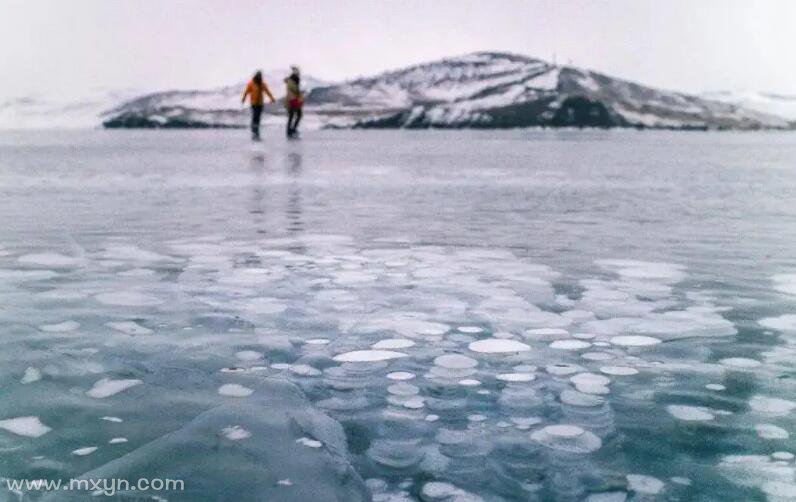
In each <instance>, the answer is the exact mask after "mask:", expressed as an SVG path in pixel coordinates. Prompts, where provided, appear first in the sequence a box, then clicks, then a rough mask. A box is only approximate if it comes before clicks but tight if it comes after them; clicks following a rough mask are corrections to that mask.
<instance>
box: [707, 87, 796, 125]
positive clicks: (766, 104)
mask: <svg viewBox="0 0 796 502" xmlns="http://www.w3.org/2000/svg"><path fill="white" fill-rule="evenodd" d="M702 97H703V98H705V99H712V100H714V101H721V102H723V103H729V104H732V105H735V106H740V107H743V108H746V109H747V110H756V111H758V112H761V113H767V114H770V115H776V116H778V117H782V118H784V119H787V120H789V121H791V122H796V95H785V94H775V93H770V92H752V91H740V92H733V91H713V92H706V93H703V94H702Z"/></svg>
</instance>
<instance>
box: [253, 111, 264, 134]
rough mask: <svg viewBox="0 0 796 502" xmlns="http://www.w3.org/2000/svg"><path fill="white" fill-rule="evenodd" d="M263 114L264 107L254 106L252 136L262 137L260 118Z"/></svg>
mask: <svg viewBox="0 0 796 502" xmlns="http://www.w3.org/2000/svg"><path fill="white" fill-rule="evenodd" d="M262 114H263V105H252V134H253V135H254V136H257V137H259V136H260V116H261V115H262Z"/></svg>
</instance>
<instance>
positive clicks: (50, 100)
mask: <svg viewBox="0 0 796 502" xmlns="http://www.w3.org/2000/svg"><path fill="white" fill-rule="evenodd" d="M140 94H141V91H140V90H134V89H112V90H109V89H88V90H86V92H85V93H84V95H83V96H65V95H63V94H61V92H60V90H53V91H52V92H50V93H47V94H31V95H28V96H23V97H19V98H14V99H9V100H6V101H3V102H0V129H71V128H89V127H97V126H99V125H101V121H100V115H101V114H102V112H104V111H105V110H108V109H109V108H111V107H113V106H116V105H118V104H119V103H121V102H124V101H125V100H128V99H130V98H133V97H135V96H137V95H140Z"/></svg>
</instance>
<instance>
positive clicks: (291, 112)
mask: <svg viewBox="0 0 796 502" xmlns="http://www.w3.org/2000/svg"><path fill="white" fill-rule="evenodd" d="M299 122H301V107H297V108H293V107H290V108H288V109H287V135H288V136H293V135H294V134H296V129H298V125H299Z"/></svg>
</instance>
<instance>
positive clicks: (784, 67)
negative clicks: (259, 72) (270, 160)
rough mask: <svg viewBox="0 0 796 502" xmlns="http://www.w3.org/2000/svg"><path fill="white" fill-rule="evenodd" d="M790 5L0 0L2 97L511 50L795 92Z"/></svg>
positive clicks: (715, 1)
mask: <svg viewBox="0 0 796 502" xmlns="http://www.w3.org/2000/svg"><path fill="white" fill-rule="evenodd" d="M795 21H796V1H793V0H762V1H755V0H582V1H580V0H578V1H576V0H555V1H554V0H549V1H536V0H518V1H515V0H394V1H393V0H291V1H282V0H278V1H272V0H234V1H224V0H216V1H209V0H194V1H182V0H0V76H2V78H0V100H2V99H5V98H8V97H16V96H21V95H25V94H29V93H39V92H42V91H51V92H54V93H61V94H62V95H64V96H80V95H84V94H90V93H91V92H92V91H93V90H94V89H97V88H119V87H132V88H140V89H142V90H159V89H164V88H192V87H211V86H216V85H223V84H229V83H235V82H238V81H242V80H243V79H245V78H247V77H248V76H249V75H250V73H251V71H252V70H253V69H255V68H258V67H260V68H266V69H268V68H282V67H286V66H288V65H289V64H291V63H297V64H299V65H300V66H301V67H302V68H303V70H304V71H305V73H309V74H312V75H314V76H318V77H320V78H326V79H342V78H347V77H352V76H357V75H364V74H371V73H374V72H378V71H381V70H385V69H391V68H397V67H401V66H404V65H408V64H412V63H418V62H423V61H428V60H433V59H436V58H440V57H444V56H452V55H459V54H463V53H467V52H471V51H477V50H505V51H512V52H517V53H522V54H527V55H531V56H536V57H540V58H542V59H548V60H550V59H552V58H553V55H554V54H555V56H556V58H557V61H558V62H559V63H568V62H569V61H571V62H572V63H573V64H576V65H579V66H583V67H586V68H591V69H595V70H599V71H602V72H605V73H608V74H610V75H615V76H620V77H624V78H628V79H632V80H635V81H638V82H641V83H644V84H648V85H653V86H658V87H663V88H671V89H677V90H682V91H689V92H699V91H703V90H715V89H731V90H742V89H746V90H766V91H775V92H781V93H791V94H796V62H794V58H793V55H792V54H793V51H794V49H796V28H795V27H794V26H793V23H794V22H795Z"/></svg>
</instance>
